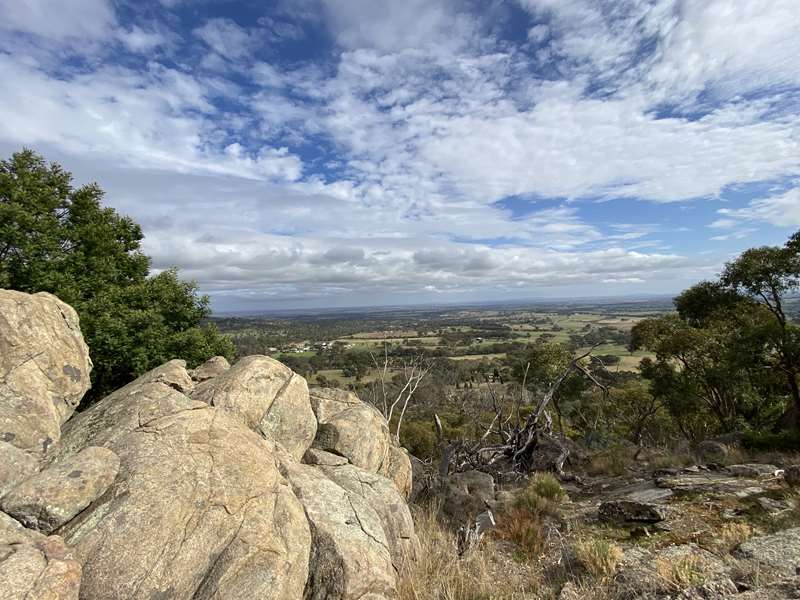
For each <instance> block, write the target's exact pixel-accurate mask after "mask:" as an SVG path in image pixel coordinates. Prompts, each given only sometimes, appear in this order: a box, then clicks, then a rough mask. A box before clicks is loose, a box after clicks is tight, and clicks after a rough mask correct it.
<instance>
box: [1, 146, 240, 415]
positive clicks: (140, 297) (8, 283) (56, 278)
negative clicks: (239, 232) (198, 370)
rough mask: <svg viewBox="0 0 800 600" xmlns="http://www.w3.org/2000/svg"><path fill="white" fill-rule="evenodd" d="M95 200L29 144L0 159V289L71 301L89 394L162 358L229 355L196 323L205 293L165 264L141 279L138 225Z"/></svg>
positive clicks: (221, 340)
mask: <svg viewBox="0 0 800 600" xmlns="http://www.w3.org/2000/svg"><path fill="white" fill-rule="evenodd" d="M102 199H103V191H102V190H101V189H100V187H99V186H97V185H96V184H89V185H85V186H82V187H79V188H74V187H73V186H72V176H71V174H70V173H68V172H67V171H65V170H63V169H62V168H61V167H60V166H59V165H57V164H50V165H48V164H47V163H46V162H45V160H44V159H43V158H42V157H41V156H39V155H38V154H36V153H35V152H32V151H30V150H24V151H22V152H19V153H16V154H14V155H13V156H12V157H11V159H10V160H4V161H0V287H4V288H11V289H16V290H20V291H24V292H29V293H34V292H40V291H46V292H51V293H53V294H55V295H56V296H58V297H59V298H61V299H62V300H63V301H64V302H67V303H69V304H71V305H72V306H73V307H75V309H76V310H77V311H78V314H79V315H80V318H81V328H82V331H83V334H84V336H85V338H86V341H87V343H88V345H89V349H90V353H91V357H92V361H93V362H94V365H95V366H94V370H93V372H92V380H93V389H92V392H91V393H90V394H91V395H90V399H92V398H98V397H100V396H102V395H103V394H105V393H107V392H108V391H110V390H112V389H114V388H116V387H118V386H120V385H122V384H124V383H126V382H127V381H130V380H131V379H132V378H134V377H136V376H138V375H140V374H141V373H143V372H145V371H147V370H148V369H151V368H153V367H155V366H157V365H159V364H161V363H163V362H165V361H166V360H169V359H171V358H184V359H186V360H187V362H188V363H189V364H190V366H192V365H196V364H198V363H200V362H202V361H204V360H206V359H208V358H210V357H211V356H214V355H217V354H222V355H225V356H227V357H228V358H232V357H233V356H232V355H233V346H232V344H231V342H230V340H228V338H225V337H223V336H221V335H220V334H219V333H218V332H217V331H216V329H215V328H214V327H211V326H205V325H202V323H203V321H204V319H206V318H207V317H208V316H209V315H210V309H209V305H208V298H207V297H205V296H199V295H198V294H197V287H196V285H195V284H194V283H187V282H183V281H180V280H179V279H178V275H177V272H176V271H174V270H170V271H165V272H162V273H160V274H158V275H155V276H149V271H150V260H149V258H148V257H147V256H145V255H144V254H143V253H142V251H141V240H142V238H143V235H142V230H141V228H140V227H139V225H137V224H136V223H135V222H134V221H133V220H131V219H130V218H128V217H125V216H121V215H119V214H117V212H116V211H115V210H114V209H112V208H108V207H103V206H102V204H101V202H102Z"/></svg>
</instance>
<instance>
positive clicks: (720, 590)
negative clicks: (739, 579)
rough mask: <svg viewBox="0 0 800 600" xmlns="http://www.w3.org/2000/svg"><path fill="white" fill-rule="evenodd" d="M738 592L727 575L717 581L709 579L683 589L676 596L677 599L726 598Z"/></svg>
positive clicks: (715, 599)
mask: <svg viewBox="0 0 800 600" xmlns="http://www.w3.org/2000/svg"><path fill="white" fill-rule="evenodd" d="M738 593H739V590H738V589H737V588H736V584H735V583H733V581H731V580H730V579H729V578H728V577H723V578H720V579H718V580H717V581H710V582H708V583H704V584H703V585H699V586H696V587H692V588H689V589H688V590H683V591H682V592H681V593H680V594H679V595H678V596H677V599H678V600H726V599H728V598H730V597H731V596H735V595H737V594H738Z"/></svg>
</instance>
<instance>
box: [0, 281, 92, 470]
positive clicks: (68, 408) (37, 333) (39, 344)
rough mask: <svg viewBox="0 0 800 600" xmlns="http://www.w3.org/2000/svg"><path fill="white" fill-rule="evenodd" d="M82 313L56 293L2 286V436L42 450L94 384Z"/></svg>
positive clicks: (28, 448) (55, 437)
mask: <svg viewBox="0 0 800 600" xmlns="http://www.w3.org/2000/svg"><path fill="white" fill-rule="evenodd" d="M91 370H92V362H91V360H89V349H88V348H87V346H86V343H85V342H84V341H83V335H81V331H80V327H79V322H78V314H77V313H76V312H75V310H73V308H72V307H71V306H69V305H67V304H65V303H63V302H61V301H60V300H59V299H58V298H56V297H55V296H53V295H51V294H46V293H39V294H33V295H30V294H24V293H22V292H15V291H12V290H0V441H3V442H7V443H9V444H11V445H13V446H16V447H17V448H20V449H22V450H25V451H29V452H34V453H39V454H43V453H44V452H46V451H47V449H48V448H49V447H50V446H51V445H52V444H53V443H55V442H56V441H57V440H58V438H59V435H60V431H61V425H62V424H63V423H64V422H65V421H66V420H67V419H69V417H70V416H71V415H72V413H73V412H74V410H75V407H76V406H77V405H78V403H79V402H80V401H81V398H82V397H83V395H84V393H86V390H88V389H89V386H90V382H89V373H90V372H91Z"/></svg>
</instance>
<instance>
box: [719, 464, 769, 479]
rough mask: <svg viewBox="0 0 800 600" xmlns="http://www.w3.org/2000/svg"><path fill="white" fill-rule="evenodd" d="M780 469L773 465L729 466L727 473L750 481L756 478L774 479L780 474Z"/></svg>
mask: <svg viewBox="0 0 800 600" xmlns="http://www.w3.org/2000/svg"><path fill="white" fill-rule="evenodd" d="M780 471H781V470H780V469H779V468H778V467H776V466H775V465H762V464H758V463H750V464H744V465H730V466H729V467H728V472H729V473H731V474H732V475H736V476H737V477H750V478H752V479H755V478H758V477H775V476H777V475H778V474H779V473H780Z"/></svg>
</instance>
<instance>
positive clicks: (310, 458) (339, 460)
mask: <svg viewBox="0 0 800 600" xmlns="http://www.w3.org/2000/svg"><path fill="white" fill-rule="evenodd" d="M303 462H304V463H306V464H307V465H325V466H328V467H337V466H339V465H346V464H348V463H349V462H350V461H348V460H347V459H346V458H345V457H344V456H339V455H338V454H333V453H331V452H325V450H320V449H319V448H309V449H308V450H306V453H305V454H304V455H303Z"/></svg>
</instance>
